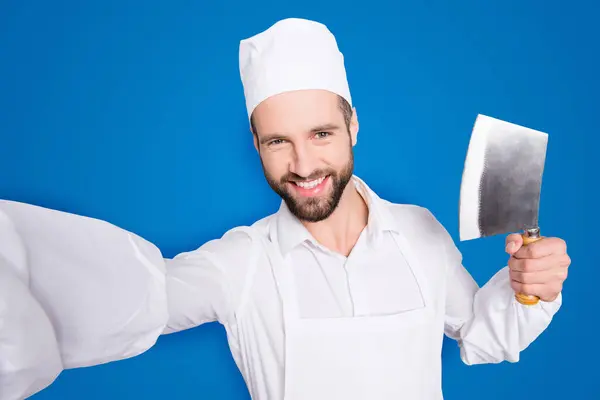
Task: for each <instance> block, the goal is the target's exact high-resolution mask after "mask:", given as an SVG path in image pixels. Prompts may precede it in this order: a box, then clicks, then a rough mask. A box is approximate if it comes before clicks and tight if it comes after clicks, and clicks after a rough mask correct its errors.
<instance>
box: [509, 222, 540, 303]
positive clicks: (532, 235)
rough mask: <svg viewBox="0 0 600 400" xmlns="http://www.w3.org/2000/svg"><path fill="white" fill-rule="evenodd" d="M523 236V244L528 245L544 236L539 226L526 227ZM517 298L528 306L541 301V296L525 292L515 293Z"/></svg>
mask: <svg viewBox="0 0 600 400" xmlns="http://www.w3.org/2000/svg"><path fill="white" fill-rule="evenodd" d="M522 236H523V246H527V245H528V244H530V243H533V242H537V241H538V240H540V239H541V238H542V236H540V230H539V228H532V229H526V230H525V232H524V233H523V234H522ZM515 298H516V299H517V301H518V302H519V303H521V304H523V305H526V306H533V305H536V304H537V303H538V302H539V301H540V298H539V297H537V296H534V295H528V294H523V293H517V294H516V295H515Z"/></svg>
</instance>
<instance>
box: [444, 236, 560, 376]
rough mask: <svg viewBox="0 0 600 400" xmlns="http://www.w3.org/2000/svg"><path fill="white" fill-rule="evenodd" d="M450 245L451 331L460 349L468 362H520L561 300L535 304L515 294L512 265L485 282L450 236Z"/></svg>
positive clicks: (448, 323) (448, 322)
mask: <svg viewBox="0 0 600 400" xmlns="http://www.w3.org/2000/svg"><path fill="white" fill-rule="evenodd" d="M443 237H444V238H445V239H444V240H445V243H446V249H447V260H448V270H447V281H446V287H447V297H446V320H445V331H446V335H447V336H448V337H450V338H453V339H455V340H457V341H458V343H459V346H460V355H461V359H462V360H463V362H464V363H466V364H468V365H472V364H483V363H500V362H502V361H509V362H517V361H518V360H519V356H520V353H521V352H522V351H523V350H525V349H526V348H527V347H528V346H529V345H530V344H531V343H532V342H533V341H534V340H535V339H536V338H537V337H538V336H539V335H540V334H541V333H542V332H543V331H544V330H545V329H546V328H547V327H548V326H549V324H550V322H551V321H552V318H553V316H554V314H555V313H556V312H557V311H558V309H559V308H560V305H561V301H562V297H561V295H560V294H559V295H558V297H556V298H555V299H554V300H553V301H547V302H546V301H540V302H539V303H538V304H536V305H534V306H526V305H523V304H520V303H519V302H518V301H516V299H515V289H514V288H513V286H514V283H513V284H512V285H511V273H510V270H509V267H508V266H505V267H504V268H502V269H500V270H499V271H498V272H497V273H496V274H495V275H494V276H493V277H492V278H491V279H490V280H489V281H488V282H487V283H486V284H485V285H483V286H482V287H481V288H480V287H479V286H478V285H477V283H476V282H475V280H474V279H473V278H472V276H471V275H470V274H469V272H468V271H467V270H466V269H465V267H464V266H463V265H462V257H461V254H460V253H459V251H458V249H457V248H456V247H455V245H454V243H453V242H452V240H451V239H450V237H449V236H447V235H445V232H444V234H443Z"/></svg>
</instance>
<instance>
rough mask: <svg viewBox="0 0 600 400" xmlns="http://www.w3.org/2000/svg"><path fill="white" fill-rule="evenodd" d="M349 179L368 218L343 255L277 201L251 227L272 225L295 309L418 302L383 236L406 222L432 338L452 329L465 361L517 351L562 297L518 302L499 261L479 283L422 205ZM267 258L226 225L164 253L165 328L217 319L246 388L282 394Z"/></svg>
mask: <svg viewBox="0 0 600 400" xmlns="http://www.w3.org/2000/svg"><path fill="white" fill-rule="evenodd" d="M353 182H354V184H355V185H356V187H357V189H358V191H359V193H360V194H361V195H362V196H363V198H364V199H365V201H366V203H367V205H368V208H369V218H368V224H367V226H366V228H365V230H364V231H363V232H362V234H361V235H360V238H359V240H358V242H357V244H356V246H355V247H354V248H353V250H352V252H351V253H350V255H349V256H348V257H344V256H342V255H340V254H337V253H334V252H332V251H330V250H328V249H326V248H324V247H323V246H321V245H320V244H319V243H317V242H316V241H315V239H314V238H312V237H311V235H310V233H309V232H308V231H307V230H306V229H305V228H304V227H303V225H302V224H301V223H300V222H299V221H298V220H297V219H296V218H295V217H294V216H293V215H292V214H291V213H290V211H289V210H288V209H287V207H286V205H285V203H283V202H282V204H281V207H280V209H279V211H278V212H277V213H275V214H273V215H271V216H268V217H266V218H264V219H262V220H260V221H258V222H256V223H255V224H254V225H253V227H252V228H253V229H255V230H256V231H258V232H260V234H261V235H264V238H266V239H267V240H271V239H272V238H271V237H270V235H272V234H273V232H274V231H276V234H277V238H276V242H277V243H278V250H279V251H280V252H281V253H282V254H283V255H285V254H288V253H289V255H290V256H291V257H289V258H290V259H291V260H292V268H293V276H294V282H295V285H296V293H297V302H298V309H299V312H300V314H301V316H302V317H303V318H323V319H328V318H339V317H359V316H372V315H386V314H390V315H391V314H394V313H399V312H402V311H404V310H411V309H415V308H418V307H419V306H420V305H422V304H421V302H422V298H421V297H420V296H419V294H418V285H417V284H416V282H415V280H414V278H412V276H411V274H410V271H409V269H408V268H407V265H406V261H405V260H404V258H403V257H402V255H401V253H399V252H398V251H397V250H396V248H395V245H394V241H393V240H392V238H391V236H390V232H392V231H400V232H402V231H404V230H408V231H412V232H417V233H418V235H420V236H421V237H422V243H423V245H422V246H421V248H419V249H413V250H417V254H421V255H422V257H423V258H424V259H428V260H429V262H428V263H427V268H428V270H427V271H425V272H426V276H427V279H428V280H429V283H430V285H431V287H432V288H434V289H435V290H433V292H434V293H435V304H436V310H437V313H436V318H439V319H440V321H441V322H442V323H440V324H439V325H438V326H439V327H440V336H439V340H440V341H441V340H442V335H441V334H443V333H445V334H446V335H447V336H449V337H451V338H453V339H456V340H457V341H458V344H459V346H460V354H461V358H462V360H463V361H464V362H465V363H467V364H479V363H497V362H501V361H504V360H507V361H511V362H516V361H518V359H519V352H520V351H522V350H523V349H525V348H526V347H527V346H528V345H529V344H530V343H531V342H532V341H533V340H534V339H535V338H536V337H537V336H538V335H539V334H540V333H541V332H542V331H543V330H544V329H545V328H546V327H547V326H548V324H549V323H550V321H551V319H552V316H553V315H554V314H555V313H556V311H557V310H558V309H559V307H560V304H561V300H562V298H561V297H560V296H559V298H557V299H556V300H555V301H554V302H552V303H545V302H540V303H538V304H537V305H535V306H532V307H526V306H523V305H521V304H519V303H518V302H516V301H515V299H514V292H513V291H512V289H511V287H510V281H509V277H508V270H507V267H505V268H503V269H501V270H500V271H499V272H498V274H496V275H495V276H494V277H493V278H492V279H491V280H490V281H489V282H488V283H487V284H486V285H485V286H483V287H482V288H481V289H480V288H479V287H478V285H477V283H476V282H475V281H474V280H473V278H472V277H471V276H470V274H469V273H468V272H467V270H466V269H465V268H464V267H463V266H462V264H461V255H460V253H459V251H458V250H457V248H456V246H455V245H454V243H453V242H452V239H451V237H450V236H449V235H448V233H447V232H446V230H445V229H444V228H443V227H442V226H441V225H440V224H439V223H438V222H437V221H436V219H435V218H434V217H433V216H432V214H431V213H430V212H429V211H427V210H426V209H424V208H422V207H418V206H413V205H400V204H392V203H390V202H388V201H385V200H383V199H381V198H379V197H378V196H377V194H376V193H374V192H373V191H372V190H371V189H370V188H369V187H368V186H367V185H366V184H365V182H363V181H362V180H360V179H359V178H358V177H354V180H353ZM274 227H276V229H273V228H274ZM271 263H272V261H270V260H269V259H268V258H267V255H266V254H265V252H264V251H262V250H261V248H260V246H258V245H257V244H256V243H254V242H253V240H252V239H250V237H249V236H247V235H246V234H245V233H244V232H243V231H242V232H240V231H238V230H232V231H230V232H228V233H227V234H225V235H224V236H223V237H222V238H220V239H218V240H214V241H211V242H208V243H206V244H205V245H203V246H202V247H200V248H199V249H198V250H196V251H193V252H189V253H183V254H180V255H178V256H177V257H175V258H174V259H173V260H167V266H166V267H167V293H168V299H169V322H168V326H167V329H166V331H165V333H168V332H173V331H177V330H181V329H186V328H189V327H192V326H197V325H200V324H202V323H204V322H209V321H219V322H220V323H222V324H223V325H224V327H225V329H226V331H227V336H228V341H229V345H230V348H231V351H232V354H233V357H234V360H235V362H236V363H237V365H238V367H239V369H240V371H241V373H242V375H243V377H244V379H245V381H246V383H247V385H248V388H249V391H250V393H251V395H252V397H253V398H254V399H262V400H264V399H282V398H283V390H284V388H283V382H284V374H285V370H284V365H285V360H284V357H285V352H284V349H285V345H284V340H285V330H284V321H283V317H282V309H281V302H280V297H279V294H278V290H277V285H276V282H275V281H274V276H273V272H272V268H271ZM442 331H443V332H442ZM407 345H410V344H407ZM440 348H441V342H440ZM382 356H384V355H382ZM440 357H441V354H440ZM382 361H384V359H382ZM332 373H334V372H332ZM406 373H410V371H406ZM432 373H434V374H435V373H436V372H435V368H433V367H432ZM440 385H441V382H440ZM439 398H442V396H441V393H440V394H439Z"/></svg>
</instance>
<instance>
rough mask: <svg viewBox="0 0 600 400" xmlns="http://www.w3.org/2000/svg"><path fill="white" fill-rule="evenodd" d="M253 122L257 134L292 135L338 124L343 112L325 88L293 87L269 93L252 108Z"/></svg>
mask: <svg viewBox="0 0 600 400" xmlns="http://www.w3.org/2000/svg"><path fill="white" fill-rule="evenodd" d="M253 121H254V125H255V127H256V129H257V130H258V132H260V133H263V132H264V133H265V134H269V133H275V132H279V133H285V134H293V133H297V132H306V131H309V130H311V129H313V128H314V127H315V126H319V125H325V124H333V123H337V124H340V123H342V122H343V115H342V112H341V110H340V108H339V99H338V96H337V95H336V94H335V93H332V92H329V91H326V90H297V91H292V92H285V93H281V94H278V95H275V96H272V97H270V98H268V99H266V100H265V101H263V102H262V103H261V104H259V105H258V107H256V109H255V110H254V113H253Z"/></svg>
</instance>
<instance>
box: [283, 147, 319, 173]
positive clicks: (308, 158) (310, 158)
mask: <svg viewBox="0 0 600 400" xmlns="http://www.w3.org/2000/svg"><path fill="white" fill-rule="evenodd" d="M293 153H294V154H293V157H292V161H291V162H290V166H289V169H290V172H293V173H295V174H296V175H299V176H301V177H303V178H306V177H308V176H309V175H310V174H311V173H312V172H313V171H314V170H315V169H316V167H317V157H316V155H315V154H314V150H312V149H311V148H310V146H307V145H305V144H300V145H296V146H294V150H293Z"/></svg>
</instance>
